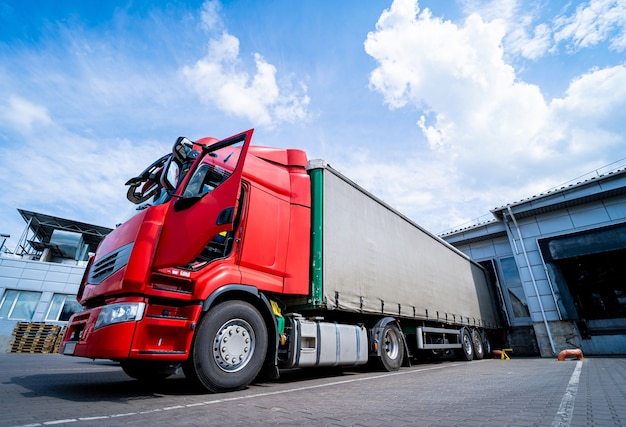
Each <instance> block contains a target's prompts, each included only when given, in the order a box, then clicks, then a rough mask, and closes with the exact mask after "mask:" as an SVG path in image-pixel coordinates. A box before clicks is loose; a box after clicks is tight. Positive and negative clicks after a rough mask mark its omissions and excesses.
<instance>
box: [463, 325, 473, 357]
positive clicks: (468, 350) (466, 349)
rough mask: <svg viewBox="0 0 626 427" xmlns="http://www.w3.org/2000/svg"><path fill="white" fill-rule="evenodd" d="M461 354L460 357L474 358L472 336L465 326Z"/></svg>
mask: <svg viewBox="0 0 626 427" xmlns="http://www.w3.org/2000/svg"><path fill="white" fill-rule="evenodd" d="M460 338H461V355H460V358H462V359H465V360H467V361H470V360H472V359H474V346H472V337H471V335H470V333H469V331H468V330H467V329H465V328H463V329H461V336H460Z"/></svg>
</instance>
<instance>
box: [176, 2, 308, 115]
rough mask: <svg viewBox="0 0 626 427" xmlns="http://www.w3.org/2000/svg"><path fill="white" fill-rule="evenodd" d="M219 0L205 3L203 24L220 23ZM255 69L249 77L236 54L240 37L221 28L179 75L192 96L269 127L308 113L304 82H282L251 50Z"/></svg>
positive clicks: (217, 25)
mask: <svg viewBox="0 0 626 427" xmlns="http://www.w3.org/2000/svg"><path fill="white" fill-rule="evenodd" d="M218 12H219V3H217V2H206V3H205V4H204V6H203V12H202V22H203V26H204V28H205V29H209V30H212V29H214V28H216V27H221V26H222V25H221V22H222V21H221V18H220V16H219V14H218ZM253 59H254V65H255V72H254V74H253V75H252V76H251V75H250V74H249V73H248V72H247V71H246V67H245V64H244V63H245V60H243V61H242V59H241V58H240V56H239V39H238V38H237V37H235V36H233V35H231V34H229V33H228V32H227V31H226V30H224V31H223V32H222V34H221V35H220V36H219V37H217V38H211V39H210V41H209V45H208V51H207V54H206V56H204V57H203V58H201V59H199V60H198V61H197V62H196V63H195V64H193V65H191V66H184V67H182V69H181V74H182V76H183V78H184V80H185V81H186V83H187V85H188V86H189V87H190V88H191V89H192V90H193V91H194V93H195V94H196V96H197V97H198V98H200V100H201V101H202V102H203V103H205V104H207V105H215V106H216V107H217V108H218V109H220V110H221V111H223V112H226V113H228V114H230V115H233V116H237V117H243V118H246V119H248V120H249V121H250V122H252V123H253V124H254V125H255V126H259V125H260V126H267V127H274V126H275V125H277V124H278V123H280V122H294V121H297V120H302V119H304V118H306V117H307V107H308V104H309V102H310V99H309V97H308V95H307V94H306V86H304V85H302V84H301V85H300V86H299V87H300V90H299V91H296V90H293V88H292V86H291V82H290V81H289V80H286V81H285V82H284V83H282V84H281V82H279V81H278V80H277V78H276V74H277V69H276V67H275V66H274V65H272V64H270V63H269V62H267V61H266V60H265V59H264V57H263V56H262V55H261V54H260V53H254V54H253Z"/></svg>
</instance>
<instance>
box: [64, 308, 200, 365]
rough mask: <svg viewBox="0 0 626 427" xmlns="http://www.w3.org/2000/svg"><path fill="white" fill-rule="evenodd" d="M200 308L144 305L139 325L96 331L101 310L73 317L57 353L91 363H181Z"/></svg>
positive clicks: (114, 325)
mask: <svg viewBox="0 0 626 427" xmlns="http://www.w3.org/2000/svg"><path fill="white" fill-rule="evenodd" d="M201 309H202V307H201V306H200V305H189V306H185V307H168V306H163V305H155V304H152V305H151V304H149V303H146V308H145V313H144V315H143V318H142V319H141V320H139V321H134V320H133V321H125V322H121V323H112V324H108V325H107V326H101V327H98V328H96V323H97V320H98V317H99V316H100V313H101V311H102V307H96V308H93V309H89V310H86V311H83V312H80V313H77V314H75V315H74V316H72V318H71V319H70V321H69V322H68V326H67V330H66V332H65V336H64V337H63V342H62V344H61V346H60V347H59V353H61V354H65V355H68V356H78V357H88V358H90V359H113V360H123V359H128V358H131V359H146V360H162V361H183V360H186V359H187V357H188V355H189V348H190V347H191V342H192V340H193V331H194V329H195V326H196V322H197V319H198V317H199V315H200V312H201Z"/></svg>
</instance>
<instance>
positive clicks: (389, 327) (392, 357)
mask: <svg viewBox="0 0 626 427" xmlns="http://www.w3.org/2000/svg"><path fill="white" fill-rule="evenodd" d="M380 341H381V342H380V358H379V360H378V361H379V365H380V367H381V368H382V369H384V370H385V371H388V372H393V371H397V370H398V369H400V366H402V359H403V358H404V339H403V338H402V332H400V329H399V328H398V327H397V326H396V325H394V323H393V322H390V323H387V324H386V325H385V327H384V328H383V332H382V334H381V340H380Z"/></svg>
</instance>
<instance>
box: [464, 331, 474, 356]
mask: <svg viewBox="0 0 626 427" xmlns="http://www.w3.org/2000/svg"><path fill="white" fill-rule="evenodd" d="M463 346H464V350H465V354H468V355H469V354H472V340H471V338H470V337H469V335H468V334H467V333H466V334H463Z"/></svg>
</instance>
